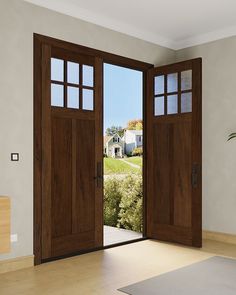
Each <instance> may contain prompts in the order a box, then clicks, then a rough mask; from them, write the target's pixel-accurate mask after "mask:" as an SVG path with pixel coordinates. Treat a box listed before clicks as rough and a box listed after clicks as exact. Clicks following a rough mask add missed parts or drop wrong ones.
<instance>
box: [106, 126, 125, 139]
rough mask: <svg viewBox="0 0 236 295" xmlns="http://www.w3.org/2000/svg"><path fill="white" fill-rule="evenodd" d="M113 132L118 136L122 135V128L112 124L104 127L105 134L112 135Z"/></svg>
mask: <svg viewBox="0 0 236 295" xmlns="http://www.w3.org/2000/svg"><path fill="white" fill-rule="evenodd" d="M115 134H118V135H119V136H120V137H123V135H124V129H123V128H122V127H121V126H114V125H113V126H111V127H108V128H107V129H106V135H107V136H113V135H115Z"/></svg>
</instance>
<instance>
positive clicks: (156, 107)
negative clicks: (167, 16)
mask: <svg viewBox="0 0 236 295" xmlns="http://www.w3.org/2000/svg"><path fill="white" fill-rule="evenodd" d="M147 81H148V83H147V88H148V89H147V91H148V97H147V125H146V126H147V137H146V143H147V162H146V163H147V236H148V237H149V238H153V239H158V240H163V241H168V242H177V243H181V244H185V245H190V246H195V247H201V245H202V183H201V167H202V165H201V164H202V163H201V161H202V159H201V157H202V156H201V148H202V144H201V142H202V141H201V138H202V123H201V119H202V114H201V112H202V103H201V91H202V90H201V59H200V58H198V59H193V60H189V61H184V62H180V63H176V64H172V65H167V66H162V67H158V68H153V69H150V70H149V71H148V77H147Z"/></svg>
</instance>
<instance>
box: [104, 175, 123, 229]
mask: <svg viewBox="0 0 236 295" xmlns="http://www.w3.org/2000/svg"><path fill="white" fill-rule="evenodd" d="M119 186H120V181H119V180H118V179H116V178H108V179H106V180H105V182H104V224H105V225H109V226H117V221H118V215H119V211H120V207H119V206H120V201H121V197H122V195H121V192H120V189H119Z"/></svg>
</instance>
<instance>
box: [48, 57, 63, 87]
mask: <svg viewBox="0 0 236 295" xmlns="http://www.w3.org/2000/svg"><path fill="white" fill-rule="evenodd" d="M51 80H54V81H60V82H63V81H64V60H62V59H57V58H51Z"/></svg>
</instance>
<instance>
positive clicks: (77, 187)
mask: <svg viewBox="0 0 236 295" xmlns="http://www.w3.org/2000/svg"><path fill="white" fill-rule="evenodd" d="M41 49H42V59H41V67H42V260H47V259H51V258H54V257H58V256H63V255H70V254H72V253H77V252H79V251H88V250H89V249H94V248H98V247H102V245H103V222H102V214H103V206H102V196H103V190H102V187H103V185H102V182H103V179H102V161H103V154H102V148H103V143H102V76H101V73H102V60H101V59H100V58H97V57H93V56H86V55H83V54H78V53H74V52H73V51H70V50H68V49H64V48H63V47H55V46H51V45H50V44H42V46H41ZM39 111H40V110H39Z"/></svg>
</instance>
